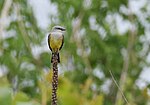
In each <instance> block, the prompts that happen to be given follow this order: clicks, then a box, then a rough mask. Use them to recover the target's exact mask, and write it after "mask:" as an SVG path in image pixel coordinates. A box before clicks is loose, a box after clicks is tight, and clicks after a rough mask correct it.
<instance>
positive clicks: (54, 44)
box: [50, 38, 62, 52]
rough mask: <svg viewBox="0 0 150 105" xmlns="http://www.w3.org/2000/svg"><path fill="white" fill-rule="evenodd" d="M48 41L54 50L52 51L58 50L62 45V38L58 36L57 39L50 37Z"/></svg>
mask: <svg viewBox="0 0 150 105" xmlns="http://www.w3.org/2000/svg"><path fill="white" fill-rule="evenodd" d="M50 42H51V43H50V47H51V49H52V51H54V52H55V51H58V50H59V48H60V47H61V45H62V39H61V38H59V39H55V38H51V40H50Z"/></svg>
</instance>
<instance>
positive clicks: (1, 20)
mask: <svg viewBox="0 0 150 105" xmlns="http://www.w3.org/2000/svg"><path fill="white" fill-rule="evenodd" d="M12 1H13V0H5V2H4V6H3V8H2V12H1V16H0V39H2V38H3V34H4V30H5V27H6V19H7V17H8V12H9V10H10V8H11V5H12Z"/></svg>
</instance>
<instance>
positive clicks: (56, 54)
mask: <svg viewBox="0 0 150 105" xmlns="http://www.w3.org/2000/svg"><path fill="white" fill-rule="evenodd" d="M54 57H57V61H58V63H60V57H59V52H54V53H52V59H51V63H53V60H54Z"/></svg>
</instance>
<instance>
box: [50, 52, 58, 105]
mask: <svg viewBox="0 0 150 105" xmlns="http://www.w3.org/2000/svg"><path fill="white" fill-rule="evenodd" d="M52 56H53V57H52V58H53V59H52V62H53V63H52V64H53V78H52V100H51V105H57V87H58V67H57V64H58V59H57V58H58V56H57V53H53V54H52Z"/></svg>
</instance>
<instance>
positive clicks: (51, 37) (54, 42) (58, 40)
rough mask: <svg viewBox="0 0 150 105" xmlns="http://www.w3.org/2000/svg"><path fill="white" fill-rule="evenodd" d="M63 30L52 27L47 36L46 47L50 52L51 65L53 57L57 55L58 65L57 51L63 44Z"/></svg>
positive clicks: (59, 27) (58, 27) (60, 27)
mask: <svg viewBox="0 0 150 105" xmlns="http://www.w3.org/2000/svg"><path fill="white" fill-rule="evenodd" d="M65 30H66V29H65V28H64V27H62V26H54V27H53V28H52V30H51V32H50V33H49V34H48V46H49V49H50V50H51V52H52V58H51V63H53V55H54V54H57V60H58V63H60V57H59V51H60V50H61V48H62V46H63V44H64V33H65Z"/></svg>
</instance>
